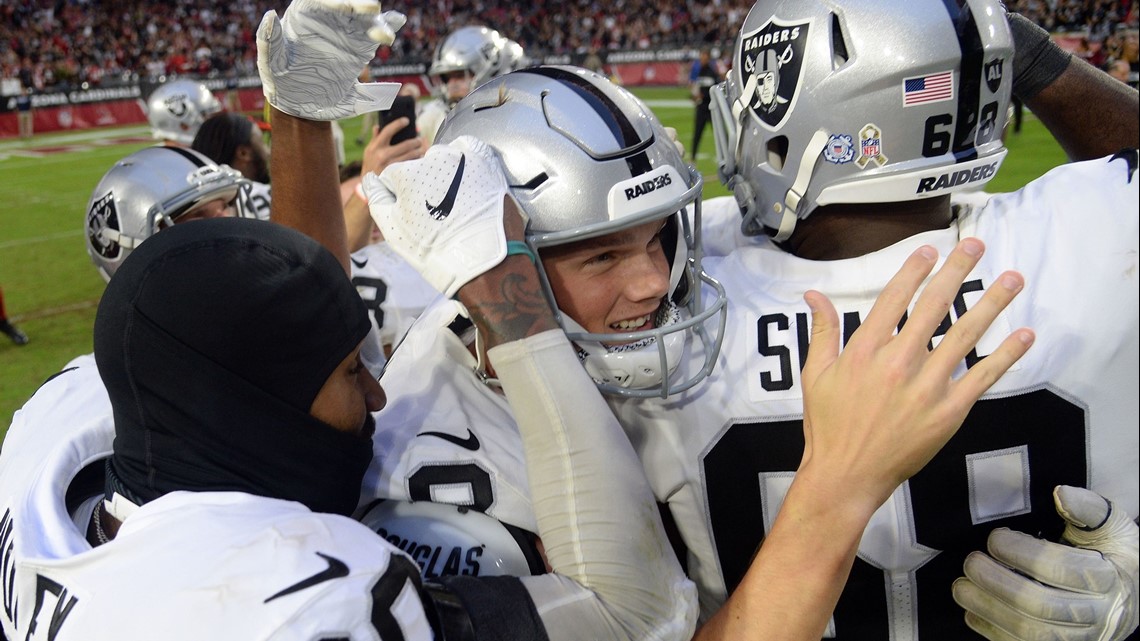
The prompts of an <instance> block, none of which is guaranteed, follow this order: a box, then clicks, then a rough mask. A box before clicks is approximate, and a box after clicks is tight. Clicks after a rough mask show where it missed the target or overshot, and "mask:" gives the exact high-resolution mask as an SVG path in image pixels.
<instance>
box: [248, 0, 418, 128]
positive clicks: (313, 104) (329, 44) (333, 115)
mask: <svg viewBox="0 0 1140 641" xmlns="http://www.w3.org/2000/svg"><path fill="white" fill-rule="evenodd" d="M405 20H406V18H405V17H404V15H403V14H401V13H398V12H395V11H388V12H385V13H381V12H380V3H379V2H377V1H376V0H351V1H350V0H294V2H292V3H291V4H290V5H289V8H288V9H286V11H285V16H284V17H283V18H280V19H279V18H278V17H277V12H275V11H272V10H271V11H267V12H266V13H265V15H264V16H263V17H262V20H261V25H260V26H259V27H258V29H257V70H258V72H259V73H260V75H261V84H262V87H263V89H264V92H265V99H266V100H267V101H268V102H269V104H271V105H273V106H274V107H276V108H277V109H278V110H280V111H282V112H284V113H287V114H289V115H292V116H297V117H298V118H306V119H309V120H337V119H340V118H349V117H352V116H355V115H358V114H362V113H365V112H368V111H375V110H378V109H387V108H388V107H389V106H391V104H392V100H393V99H394V98H395V97H396V93H397V92H398V91H399V89H400V84H399V83H394V82H370V83H361V82H358V78H359V76H360V70H361V69H363V68H364V67H365V66H366V65H367V64H369V63H370V62H371V61H372V58H373V57H374V56H375V55H376V48H377V47H378V46H379V45H380V44H391V42H392V40H393V39H394V38H395V31H396V30H397V29H399V28H400V27H402V26H403V25H404V21H405Z"/></svg>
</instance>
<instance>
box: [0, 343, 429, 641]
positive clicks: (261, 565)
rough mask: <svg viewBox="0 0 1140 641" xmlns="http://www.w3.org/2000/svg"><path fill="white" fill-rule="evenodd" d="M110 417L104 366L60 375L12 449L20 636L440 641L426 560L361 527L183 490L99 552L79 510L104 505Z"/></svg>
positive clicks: (2, 502)
mask: <svg viewBox="0 0 1140 641" xmlns="http://www.w3.org/2000/svg"><path fill="white" fill-rule="evenodd" d="M110 416H111V411H110V406H109V402H108V401H107V396H106V392H105V390H104V389H103V385H102V382H101V381H100V380H99V377H98V373H97V372H96V371H95V370H94V368H92V367H89V366H86V367H85V366H80V367H77V368H75V369H72V370H70V371H65V372H64V373H62V374H60V375H58V376H56V377H55V378H54V379H52V380H50V381H49V382H47V383H46V384H45V385H44V386H43V387H41V389H40V390H39V391H38V392H37V393H36V394H35V396H33V397H32V399H31V400H30V401H29V402H28V403H27V404H26V405H25V406H24V407H23V408H22V409H21V410H19V411H18V412H17V413H16V415H15V418H14V420H13V423H12V427H11V429H10V430H9V432H8V436H7V438H6V440H5V443H4V448H3V450H2V452H0V573H2V574H0V592H2V594H0V596H2V599H0V625H2V628H3V632H4V635H6V637H7V638H9V639H56V640H57V641H69V640H79V639H82V640H84V641H93V640H94V641H100V640H107V641H110V640H112V639H115V640H123V639H154V638H162V639H171V640H180V639H185V640H187V641H189V640H191V639H193V640H198V639H233V640H234V641H239V640H240V641H248V640H251V639H290V640H297V641H311V640H313V639H321V638H330V639H331V638H338V639H353V640H360V641H363V640H365V639H368V640H375V639H409V640H411V639H416V640H424V641H428V640H430V639H431V638H432V633H431V630H430V627H429V625H428V623H427V621H426V619H425V617H424V613H423V606H422V604H421V602H420V599H419V595H418V590H417V581H418V579H417V575H418V569H417V568H416V567H415V565H414V563H413V562H412V561H411V560H410V559H409V558H407V557H406V556H404V555H403V554H401V553H400V552H399V551H398V550H396V549H395V548H394V547H392V546H391V545H389V544H388V543H386V542H384V541H383V540H381V539H380V538H378V537H377V536H376V535H375V534H374V533H372V531H371V530H369V529H368V528H366V527H364V526H363V525H361V524H360V523H357V522H356V521H353V520H352V519H349V518H346V517H341V516H335V515H329V514H316V513H313V512H311V511H309V510H308V509H306V508H305V507H304V506H302V505H300V504H298V503H294V502H290V501H281V500H276V499H268V498H263V497H257V496H252V495H249V494H244V493H239V492H210V493H205V492H203V493H192V492H174V493H171V494H168V495H165V496H163V497H161V498H159V499H156V500H154V501H151V502H149V503H147V504H145V505H143V506H142V507H140V508H139V509H138V511H136V512H135V513H133V514H132V515H131V516H130V517H129V518H128V519H127V520H126V521H125V522H124V523H123V525H122V527H121V528H120V530H119V533H118V535H117V536H116V537H115V539H113V540H112V541H111V542H109V543H106V544H104V545H101V546H99V547H97V548H92V547H91V546H90V545H89V544H88V543H87V541H86V539H85V536H84V534H85V531H86V522H87V518H88V517H87V515H89V514H90V510H89V507H88V509H87V511H86V512H84V511H83V510H82V509H79V510H78V512H81V513H82V515H83V516H82V518H79V517H77V518H76V520H77V521H79V524H77V523H76V522H75V521H74V520H73V518H72V516H71V514H70V513H69V510H70V509H73V507H74V506H73V504H77V503H81V502H82V501H83V499H85V498H88V497H89V496H90V494H89V493H90V492H91V491H94V492H97V493H98V494H99V495H101V493H102V488H101V487H99V486H101V485H102V465H103V460H104V459H105V458H106V457H107V456H109V455H110V453H111V444H112V441H113V437H114V428H113V425H112V421H111V418H110ZM91 470H94V471H96V472H97V475H96V476H97V477H98V484H97V486H96V487H88V485H90V484H89V483H86V481H87V480H89V479H91V478H93V476H88V474H87V471H91ZM87 503H88V504H89V503H90V502H89V501H88V502H87Z"/></svg>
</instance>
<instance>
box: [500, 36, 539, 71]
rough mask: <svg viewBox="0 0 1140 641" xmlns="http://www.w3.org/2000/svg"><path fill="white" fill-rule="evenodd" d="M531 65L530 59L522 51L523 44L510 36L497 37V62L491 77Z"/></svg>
mask: <svg viewBox="0 0 1140 641" xmlns="http://www.w3.org/2000/svg"><path fill="white" fill-rule="evenodd" d="M529 66H531V60H530V58H528V57H527V55H526V52H525V51H523V46H522V45H521V44H519V43H517V42H515V41H514V40H511V39H510V38H506V37H502V36H500V38H499V64H498V65H496V67H495V70H494V73H492V76H493V77H498V76H502V75H506V74H508V73H510V72H512V71H518V70H519V69H525V68H526V67H529Z"/></svg>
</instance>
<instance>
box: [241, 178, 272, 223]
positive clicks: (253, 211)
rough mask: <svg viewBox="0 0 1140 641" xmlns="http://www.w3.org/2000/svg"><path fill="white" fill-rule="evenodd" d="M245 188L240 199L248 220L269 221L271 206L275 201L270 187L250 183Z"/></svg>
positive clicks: (263, 184)
mask: <svg viewBox="0 0 1140 641" xmlns="http://www.w3.org/2000/svg"><path fill="white" fill-rule="evenodd" d="M247 185H248V187H243V188H242V190H241V194H240V196H239V197H240V198H241V199H242V206H243V207H244V208H245V216H246V218H256V219H258V220H269V206H270V204H271V202H272V200H273V196H272V194H271V192H270V187H269V185H267V184H265V183H259V182H254V181H250V182H249V183H247Z"/></svg>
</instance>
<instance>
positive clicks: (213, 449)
mask: <svg viewBox="0 0 1140 641" xmlns="http://www.w3.org/2000/svg"><path fill="white" fill-rule="evenodd" d="M369 327H370V325H369V321H368V316H367V312H366V310H365V307H364V303H363V302H362V301H361V300H360V296H359V295H358V294H357V293H356V290H355V288H353V286H352V285H351V283H350V282H349V280H348V278H347V277H346V276H345V273H344V270H343V268H342V267H341V266H340V264H339V263H338V262H337V260H336V259H335V258H334V257H333V256H332V255H331V254H330V253H328V252H327V251H326V250H325V249H324V248H323V247H321V246H320V245H319V244H317V243H316V242H315V241H313V240H312V239H310V238H308V237H306V236H304V235H302V234H300V233H298V232H296V231H294V230H291V229H288V228H285V227H282V226H280V225H277V224H272V223H266V222H262V221H256V220H246V219H238V218H222V219H211V220H200V221H193V222H190V223H187V224H183V225H176V226H174V227H171V228H170V229H166V230H163V231H162V233H159V234H156V235H155V236H154V237H152V238H150V239H148V240H147V241H146V242H145V243H143V244H141V245H140V246H139V247H138V248H137V249H135V250H134V251H133V252H131V254H130V256H129V257H128V258H127V259H126V260H125V261H124V263H123V265H122V266H121V267H120V268H119V269H118V271H117V272H116V273H115V277H114V278H112V279H111V282H110V283H109V284H108V286H107V290H106V292H105V293H104V294H103V299H102V301H100V303H99V310H98V313H97V315H96V317H95V360H96V362H97V364H98V366H99V375H100V376H101V377H102V379H103V382H104V384H105V385H106V386H107V391H108V393H109V394H110V398H111V404H112V407H113V409H114V417H115V444H114V455H113V457H112V459H111V464H110V468H111V472H112V474H111V475H110V476H111V477H112V478H113V477H117V481H118V482H120V483H121V484H122V485H123V486H125V488H126V490H127V497H126V498H130V499H132V500H134V501H135V502H138V503H142V502H146V501H150V500H152V499H155V498H158V497H159V496H162V495H163V494H166V493H167V492H173V491H176V490H191V491H239V492H248V493H250V494H257V495H260V496H267V497H272V498H279V499H287V500H292V501H299V502H301V503H303V504H305V505H306V506H308V507H309V508H310V509H312V510H314V511H318V512H331V513H337V514H350V513H351V512H352V511H353V509H354V508H355V507H356V503H357V500H358V498H359V494H360V484H361V481H362V479H363V477H364V472H365V469H366V468H367V467H368V463H369V461H370V460H371V457H372V442H371V439H370V438H368V436H369V435H368V434H363V435H361V434H350V433H347V432H341V431H338V430H336V429H334V428H333V427H332V426H330V425H328V424H326V423H324V422H321V421H319V420H317V419H315V418H313V417H312V416H311V415H310V414H309V408H310V406H311V405H312V403H313V399H314V398H315V397H316V395H317V392H319V391H320V389H321V387H322V386H323V385H324V383H325V381H326V380H327V379H328V377H329V375H330V374H332V372H333V371H334V370H335V369H336V367H337V365H339V364H340V363H341V361H343V360H344V358H345V357H346V356H348V355H349V354H350V353H351V352H352V350H354V349H355V348H356V346H357V345H358V344H359V343H360V341H361V340H362V339H363V338H364V336H365V334H367V332H368V330H369ZM110 485H111V484H110V483H109V490H110V489H111V487H110Z"/></svg>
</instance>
